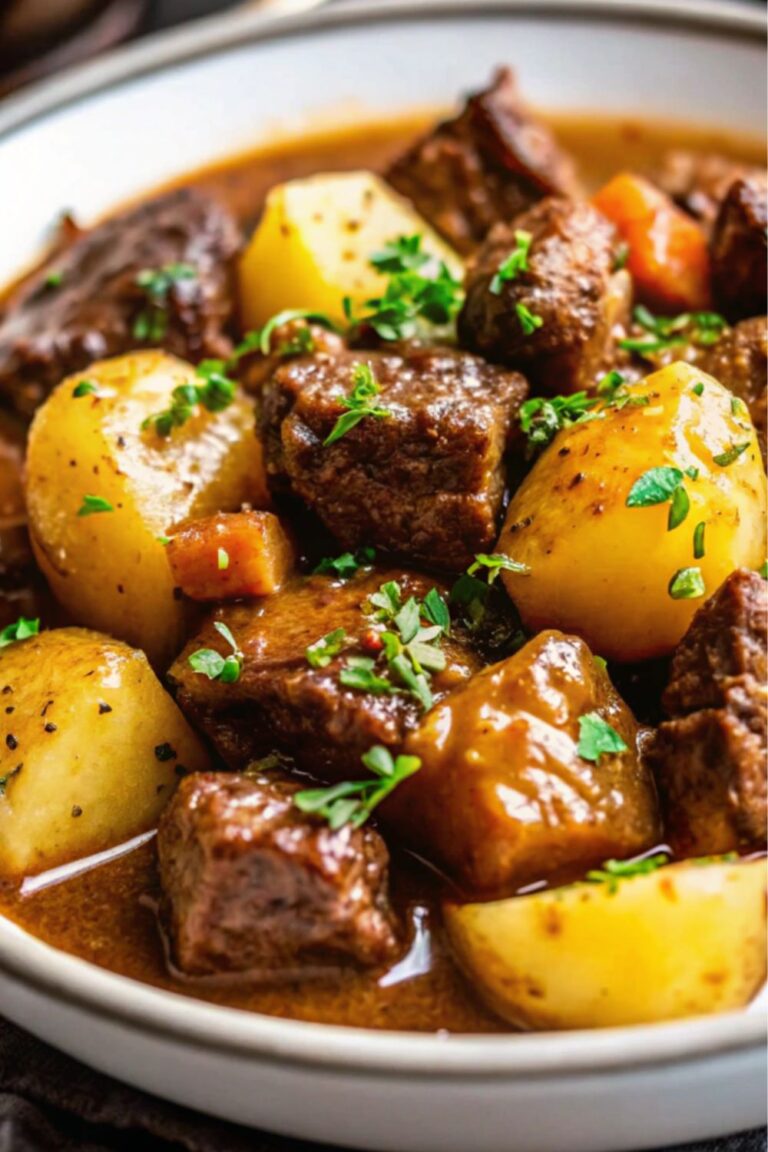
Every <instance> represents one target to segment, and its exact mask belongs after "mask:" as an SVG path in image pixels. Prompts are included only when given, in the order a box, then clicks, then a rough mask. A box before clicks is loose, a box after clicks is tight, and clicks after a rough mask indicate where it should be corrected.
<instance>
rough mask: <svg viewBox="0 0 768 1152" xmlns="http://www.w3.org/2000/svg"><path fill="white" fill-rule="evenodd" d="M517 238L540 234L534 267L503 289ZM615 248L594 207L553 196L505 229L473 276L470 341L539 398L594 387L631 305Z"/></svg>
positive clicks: (481, 254)
mask: <svg viewBox="0 0 768 1152" xmlns="http://www.w3.org/2000/svg"><path fill="white" fill-rule="evenodd" d="M519 232H526V233H528V234H530V236H531V237H532V240H531V243H530V248H529V249H528V254H527V258H526V263H527V267H526V268H524V269H520V270H518V271H517V272H516V274H515V275H514V277H513V278H510V279H506V280H502V281H501V282H500V281H499V280H498V279H496V277H497V274H498V273H499V269H500V268H502V266H503V265H504V263H505V261H506V260H507V258H508V257H509V256H510V255H511V254H512V253H513V252H514V251H515V250H516V248H517V244H516V239H515V237H516V233H519ZM614 248H615V233H614V229H613V225H612V224H609V223H608V221H607V220H605V219H604V218H603V217H602V216H601V215H600V214H599V213H598V212H596V211H595V210H594V209H593V208H591V207H590V206H589V205H588V204H586V203H576V202H575V201H570V200H563V199H558V198H555V197H551V198H548V199H546V200H543V201H542V202H541V203H540V204H537V205H536V206H535V207H533V208H531V209H530V210H529V211H528V212H526V213H524V214H523V215H522V216H519V217H518V218H517V219H516V220H515V221H514V223H513V224H499V225H497V226H496V227H495V228H494V229H493V231H492V232H491V234H490V235H489V237H488V239H487V240H486V242H485V244H484V245H483V246H482V247H481V248H480V250H479V251H478V253H477V255H476V257H475V259H474V260H473V261H472V262H471V263H470V266H469V268H468V271H467V282H466V289H467V297H466V301H465V304H464V308H463V310H462V312H461V315H460V316H459V338H460V340H461V342H462V344H464V345H465V346H466V347H467V348H470V349H472V350H473V351H475V352H479V353H480V354H481V355H484V356H487V357H488V358H489V359H491V360H496V361H499V362H501V363H504V364H507V365H509V366H511V367H514V368H518V369H519V370H520V371H521V372H524V373H525V374H526V376H527V377H528V378H529V380H530V382H531V386H532V388H533V390H534V391H535V390H539V391H543V392H551V393H565V392H575V391H578V390H579V389H581V388H589V387H591V386H592V385H593V384H594V382H595V379H596V377H597V376H599V375H600V374H601V373H602V372H603V371H605V369H606V365H607V362H608V360H609V359H610V357H611V354H612V351H613V345H614V328H615V327H616V326H617V325H618V324H620V323H622V322H623V321H624V320H625V319H626V316H627V312H628V308H629V297H630V290H631V289H630V281H629V277H628V274H627V273H626V272H623V271H620V272H614V270H613V269H614ZM534 325H535V327H534Z"/></svg>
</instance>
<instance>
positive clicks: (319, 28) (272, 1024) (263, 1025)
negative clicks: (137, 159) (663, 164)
mask: <svg viewBox="0 0 768 1152" xmlns="http://www.w3.org/2000/svg"><path fill="white" fill-rule="evenodd" d="M301 2H302V0H298V3H299V6H300V5H301ZM500 15H514V16H521V17H528V18H535V19H550V18H553V17H557V16H565V17H580V18H583V19H589V20H594V21H598V22H601V23H609V24H617V23H618V24H626V23H638V22H640V23H648V22H653V23H654V24H655V25H656V26H657V27H658V26H659V25H663V26H664V27H665V28H670V29H672V28H677V29H679V28H681V27H682V28H683V29H687V30H689V31H692V32H694V33H699V34H709V35H716V36H718V37H722V36H724V35H727V36H732V37H735V38H737V39H742V40H747V41H750V42H752V43H762V42H763V41H764V36H765V27H766V17H765V14H764V13H763V12H762V11H761V10H760V9H755V8H753V7H752V6H751V5H749V4H747V3H742V2H737V3H733V2H732V0H699V2H698V3H697V4H696V5H695V6H693V5H691V4H690V2H689V0H672V2H670V0H480V2H478V3H477V4H475V5H473V7H472V9H471V11H468V10H467V7H466V3H465V0H384V2H382V0H355V2H352V3H349V4H343V5H341V6H340V7H338V8H336V7H331V8H321V9H318V10H316V11H314V12H312V13H311V14H306V13H305V14H301V13H299V14H295V13H294V14H292V15H290V16H286V17H281V18H275V16H274V15H273V14H269V13H268V12H266V13H265V12H259V11H253V12H247V11H235V12H233V13H225V14H224V15H218V16H213V17H209V18H207V19H205V20H201V21H196V22H194V23H193V24H191V25H189V26H182V27H181V28H180V29H175V30H171V31H169V32H165V33H161V34H159V35H156V36H154V37H150V38H149V39H147V40H144V41H140V42H139V43H137V44H134V45H129V46H127V47H124V48H121V49H118V50H116V51H113V52H111V53H109V54H108V55H107V56H106V57H103V58H100V59H99V60H97V61H94V62H93V63H90V64H86V65H81V66H79V67H76V68H74V69H72V70H70V71H69V72H66V73H64V74H62V75H61V76H58V77H55V78H53V79H50V80H47V81H44V82H42V83H40V84H38V85H35V86H33V87H32V88H30V89H29V90H28V91H25V92H22V93H21V94H19V95H16V96H12V97H10V98H9V99H7V100H6V101H5V102H4V104H3V106H2V108H0V149H1V148H2V145H3V143H4V141H5V140H7V139H8V138H9V137H10V136H11V135H12V134H13V133H15V132H17V131H21V130H23V129H25V128H27V127H29V126H30V125H31V124H32V123H34V122H35V121H36V120H38V119H40V118H44V117H45V116H46V115H48V114H49V113H51V112H53V111H60V110H61V109H62V108H63V107H65V106H68V105H72V104H75V103H77V102H79V101H82V100H87V98H88V97H89V96H91V95H94V94H97V93H100V92H103V91H105V90H107V89H109V88H113V87H117V86H119V85H121V84H123V83H125V82H127V81H130V80H135V79H137V78H140V77H142V76H144V75H149V74H151V73H155V72H158V71H162V70H165V69H168V68H169V67H172V66H174V65H179V64H182V63H185V62H188V61H191V60H194V59H196V58H200V57H203V56H208V55H215V54H217V53H220V52H225V51H227V50H228V49H230V48H233V47H240V46H242V45H244V44H246V43H255V42H259V41H274V40H282V39H284V38H286V37H296V36H301V37H306V36H308V35H313V34H315V33H318V32H325V31H328V30H334V29H337V28H349V27H356V26H361V25H370V24H374V23H381V22H392V21H402V20H414V19H424V18H425V17H428V18H431V19H432V18H433V19H441V20H442V19H448V20H450V19H455V18H460V19H464V20H466V19H472V20H475V19H477V20H482V19H484V18H488V17H491V18H492V17H495V16H500ZM0 977H2V978H4V979H5V980H6V981H7V983H8V984H9V986H10V987H11V988H13V989H15V990H18V989H22V990H26V991H27V992H31V993H32V994H33V995H34V996H35V997H36V998H38V999H40V998H42V999H43V1000H44V1001H45V1000H47V1001H49V1002H50V1001H56V1002H59V1003H63V1004H64V1005H65V1006H67V1007H69V1008H75V1009H78V1010H82V1011H84V1012H85V1013H86V1014H88V1015H90V1016H91V1017H92V1018H96V1019H100V1020H102V1021H105V1022H110V1023H115V1022H119V1024H120V1026H121V1027H122V1028H125V1029H129V1030H131V1031H134V1032H137V1033H139V1034H151V1035H153V1036H155V1037H157V1038H159V1039H162V1040H165V1041H166V1042H171V1043H176V1044H181V1045H185V1044H188V1043H193V1044H194V1045H196V1046H197V1047H199V1048H202V1049H206V1050H209V1051H214V1052H218V1053H221V1054H225V1055H229V1056H234V1057H240V1058H243V1057H246V1058H247V1057H250V1058H252V1059H258V1058H265V1059H268V1060H269V1061H270V1062H271V1063H279V1064H287V1065H291V1066H304V1067H312V1068H315V1069H318V1068H323V1069H326V1070H336V1071H344V1073H345V1074H356V1075H364V1074H370V1073H373V1072H376V1073H378V1074H380V1075H383V1074H386V1075H388V1076H390V1077H396V1078H405V1077H407V1078H409V1079H413V1078H417V1079H419V1080H424V1079H429V1078H430V1077H432V1078H434V1077H436V1076H439V1077H440V1078H445V1077H452V1078H461V1079H463V1080H465V1079H475V1078H479V1077H482V1078H484V1079H488V1078H494V1077H506V1076H510V1075H514V1076H516V1077H521V1078H526V1079H527V1078H531V1079H539V1078H542V1077H550V1076H552V1075H557V1076H558V1077H561V1076H564V1075H565V1076H583V1075H585V1074H591V1073H594V1072H597V1071H599V1072H602V1073H608V1072H613V1073H615V1074H621V1073H626V1072H629V1071H632V1070H634V1069H636V1068H637V1067H640V1066H652V1065H665V1064H673V1063H678V1062H680V1061H683V1060H685V1061H697V1060H706V1059H710V1058H711V1057H712V1056H713V1055H726V1054H734V1053H736V1052H740V1053H742V1054H743V1053H744V1052H745V1051H746V1050H751V1051H753V1052H754V1053H755V1054H757V1050H758V1049H760V1048H764V1046H765V1042H766V1021H765V1019H764V1015H763V1013H761V1012H760V1011H744V1010H742V1011H739V1012H731V1013H726V1014H723V1015H720V1016H712V1017H704V1018H698V1019H692V1020H682V1021H672V1022H668V1023H663V1024H653V1025H635V1026H632V1027H624V1028H610V1029H602V1030H579V1031H573V1032H556V1033H551V1032H550V1033H540V1034H535V1035H534V1034H530V1033H511V1034H502V1035H446V1034H442V1033H416V1032H402V1031H397V1032H395V1031H376V1030H368V1029H363V1028H349V1027H342V1026H338V1025H330V1024H317V1023H308V1022H303V1021H297V1020H290V1019H282V1018H278V1017H270V1016H266V1015H262V1014H260V1013H256V1012H248V1011H245V1010H240V1009H233V1008H226V1007H221V1006H218V1005H213V1004H209V1003H205V1002H203V1001H199V1000H195V999H194V998H192V997H188V996H184V995H182V994H180V993H177V992H169V991H165V990H160V989H157V988H153V987H151V986H149V985H145V984H142V983H140V982H139V981H136V980H134V979H132V978H130V977H126V976H120V975H117V974H115V973H112V972H109V971H107V970H105V969H102V968H99V967H97V966H96V965H94V964H91V963H89V962H87V961H84V960H81V959H79V958H77V957H75V956H72V955H69V954H67V953H65V952H62V951H60V950H58V949H56V948H53V947H52V946H50V945H48V944H45V943H44V942H43V941H41V940H39V939H37V938H35V937H34V936H32V935H31V934H29V933H28V932H26V931H25V930H24V929H22V928H20V927H19V926H18V925H16V924H14V923H13V922H12V921H10V920H9V919H6V918H5V917H1V916H0Z"/></svg>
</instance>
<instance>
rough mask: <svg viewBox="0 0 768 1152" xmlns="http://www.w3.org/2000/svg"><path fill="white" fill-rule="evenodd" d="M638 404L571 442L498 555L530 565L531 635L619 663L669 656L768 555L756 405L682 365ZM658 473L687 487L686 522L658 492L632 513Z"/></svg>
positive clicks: (616, 410)
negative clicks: (725, 590) (559, 635)
mask: <svg viewBox="0 0 768 1152" xmlns="http://www.w3.org/2000/svg"><path fill="white" fill-rule="evenodd" d="M626 392H627V395H628V396H629V397H630V399H631V400H632V401H635V403H628V404H626V405H625V406H614V407H609V408H607V409H605V410H604V411H603V412H602V414H601V415H600V416H599V417H598V418H597V419H592V420H589V421H587V422H584V423H581V424H574V425H573V426H572V427H570V428H566V429H565V430H564V431H562V432H560V433H558V435H557V436H556V437H555V439H554V441H553V442H552V444H551V445H550V446H549V447H548V448H547V449H546V450H545V451H544V452H543V454H542V455H541V457H540V458H539V460H538V461H537V462H536V464H535V465H534V467H533V468H532V470H531V472H530V473H529V474H528V476H527V477H526V479H525V480H524V481H523V483H522V485H521V486H520V488H519V489H518V490H517V492H516V493H515V495H514V497H513V498H512V501H511V503H510V506H509V509H508V512H507V519H506V523H505V525H504V528H503V530H502V534H501V537H500V540H499V544H498V548H497V550H498V551H499V552H503V553H505V554H506V555H507V556H510V557H512V558H514V559H515V560H517V561H519V562H521V563H522V564H524V565H526V566H527V571H524V572H522V573H520V572H504V573H503V578H504V582H505V585H506V587H507V591H508V592H509V594H510V596H511V597H512V599H513V600H514V601H515V604H516V605H517V607H518V609H519V611H520V615H521V617H522V619H523V623H524V625H525V626H526V627H527V628H528V629H529V630H530V631H532V632H538V631H539V630H540V629H542V628H559V629H562V630H563V631H567V632H575V633H576V634H577V635H579V636H582V637H583V638H584V639H585V640H586V641H587V643H588V644H589V645H590V647H591V648H592V650H593V652H596V653H598V654H599V655H601V656H604V657H606V658H608V659H613V660H619V661H633V660H645V659H648V658H650V657H654V656H664V655H666V654H667V653H669V652H670V651H671V650H672V649H673V648H674V646H675V644H676V643H677V642H678V640H680V638H681V637H682V635H683V633H684V632H685V631H686V629H687V627H688V625H689V624H690V622H691V619H692V617H693V615H694V613H695V611H696V609H697V608H698V607H699V606H700V605H701V603H702V602H703V600H704V599H705V598H706V596H708V595H711V594H712V593H713V592H714V591H715V589H716V588H718V587H719V586H720V584H722V582H723V580H725V578H726V577H727V576H728V575H729V573H731V572H732V571H733V570H734V568H739V567H745V568H758V567H759V566H760V565H761V564H762V563H763V561H764V559H765V547H766V544H765V538H766V537H765V509H766V488H765V486H766V479H765V474H764V472H763V466H762V461H761V459H760V450H759V448H758V443H757V439H756V436H755V431H754V428H753V426H752V422H751V420H750V418H749V413H748V412H747V409H746V406H745V405H744V404H743V403H741V402H740V401H738V400H736V399H735V398H734V397H733V396H732V395H731V393H730V392H728V391H727V389H725V388H723V387H721V385H720V384H719V383H718V382H717V381H716V380H715V379H714V378H713V377H711V376H707V375H706V374H705V373H703V372H700V371H697V370H696V369H695V368H693V367H692V366H691V365H689V364H684V363H682V362H677V363H674V364H671V365H669V366H668V367H666V368H663V369H661V371H659V372H654V373H653V374H652V375H651V376H648V377H647V378H646V379H645V380H644V381H642V382H641V383H639V384H637V385H634V386H633V387H631V388H627V389H626ZM638 401H639V402H641V403H638ZM651 469H656V470H658V469H661V470H663V479H664V480H666V481H667V482H668V483H669V482H670V480H671V481H672V483H674V482H677V483H678V487H679V488H680V489H681V492H680V493H679V495H678V496H677V498H676V501H675V508H674V514H673V504H672V493H671V492H670V493H669V495H668V496H667V497H666V498H663V499H661V501H660V502H655V503H652V502H651V499H650V496H652V495H653V489H654V488H655V489H656V493H655V495H656V498H658V495H659V490H658V485H654V484H650V483H649V484H647V490H646V495H647V497H648V498H646V496H644V497H643V499H642V500H641V501H640V502H638V503H637V504H636V505H635V506H628V504H627V500H628V499H629V497H630V492H631V491H632V490H633V488H634V486H635V485H636V483H637V482H638V481H639V480H640V478H641V477H644V476H646V474H647V473H649V471H650V470H651ZM675 470H676V471H675ZM648 479H653V478H652V477H650V478H648ZM670 486H671V485H670ZM670 517H671V520H670ZM670 525H671V526H670ZM700 525H703V527H699V526H700ZM697 544H698V545H699V546H698V547H697ZM697 553H703V554H701V555H697ZM686 569H689V570H690V569H694V570H695V571H694V572H690V571H689V572H687V573H686V571H685V570H686Z"/></svg>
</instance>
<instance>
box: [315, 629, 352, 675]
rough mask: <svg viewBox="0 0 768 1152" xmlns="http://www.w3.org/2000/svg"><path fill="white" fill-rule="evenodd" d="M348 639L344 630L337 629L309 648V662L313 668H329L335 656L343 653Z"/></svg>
mask: <svg viewBox="0 0 768 1152" xmlns="http://www.w3.org/2000/svg"><path fill="white" fill-rule="evenodd" d="M346 639H347V634H346V632H345V631H344V629H343V628H335V629H334V630H333V632H328V633H326V635H325V636H321V637H320V639H319V640H316V641H315V643H314V644H310V646H309V648H307V650H306V653H305V655H306V657H307V662H308V663H309V664H311V665H312V667H313V668H327V667H328V665H329V664H330V662H331V660H333V658H334V656H338V654H339V652H341V650H342V648H343V647H344V643H345V641H346Z"/></svg>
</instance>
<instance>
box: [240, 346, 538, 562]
mask: <svg viewBox="0 0 768 1152" xmlns="http://www.w3.org/2000/svg"><path fill="white" fill-rule="evenodd" d="M358 363H365V364H367V365H369V366H370V368H371V369H372V370H373V373H374V376H375V379H376V381H377V383H378V385H379V387H380V392H379V394H378V395H376V396H375V398H374V401H375V405H376V407H377V408H385V409H387V411H388V413H389V415H388V417H387V418H378V419H377V418H375V417H366V418H364V419H363V420H361V421H360V422H359V423H358V424H357V425H356V426H355V427H353V428H351V429H350V430H349V431H348V432H346V434H345V435H344V436H342V437H341V438H340V439H338V440H336V441H335V443H332V444H325V443H324V441H325V440H326V438H327V437H328V435H329V434H330V432H331V431H332V429H333V428H334V425H335V423H336V421H337V419H338V418H339V417H340V416H341V415H342V414H343V413H344V412H345V411H346V409H345V408H344V406H343V404H342V403H341V401H342V400H343V398H344V397H345V396H348V395H349V394H350V392H351V391H352V380H353V374H354V369H355V365H356V364H358ZM526 391H527V389H526V384H525V381H524V380H523V378H522V377H521V376H518V375H517V374H516V373H513V372H506V371H503V370H501V369H499V368H494V367H491V366H490V365H489V364H486V363H484V362H483V361H482V360H478V359H476V358H475V357H474V356H469V355H466V354H464V353H461V352H457V351H455V350H454V349H449V348H420V347H409V348H405V349H404V350H401V351H400V352H399V353H394V352H393V353H384V352H365V353H353V352H345V353H342V354H341V355H339V356H337V357H327V356H323V357H317V358H314V359H303V360H295V361H293V362H292V363H289V364H284V365H283V366H282V367H280V368H278V370H277V371H276V372H275V374H274V376H273V377H272V379H271V380H270V381H269V383H268V384H267V385H266V387H265V389H264V393H263V399H262V412H261V424H262V434H263V440H264V445H265V452H266V463H267V472H268V475H269V477H270V481H271V483H272V484H273V485H274V486H275V487H276V488H278V489H280V488H281V487H288V488H289V489H290V491H292V492H293V493H294V494H295V495H296V496H299V497H301V499H302V500H304V502H305V503H306V504H308V505H309V507H310V508H311V509H312V510H313V511H314V512H315V513H316V514H317V515H318V516H319V517H320V519H321V520H322V521H323V523H324V524H325V526H326V527H327V528H328V529H329V530H330V531H331V532H332V533H333V535H334V536H335V537H336V539H337V540H338V541H339V544H340V545H341V546H342V547H343V548H349V549H355V548H357V547H359V546H361V545H371V546H373V547H376V548H381V549H384V550H386V551H389V552H395V553H399V554H401V555H404V556H407V557H409V558H410V559H413V560H418V561H421V562H423V563H425V564H427V565H429V566H430V567H439V568H445V569H448V570H453V571H460V570H461V569H463V568H465V567H466V566H467V565H468V564H469V563H471V561H472V558H473V557H474V555H475V553H476V552H482V551H484V550H486V549H488V548H490V547H491V546H492V545H493V542H494V541H495V539H496V533H497V521H498V517H499V513H500V511H501V501H502V495H503V492H504V483H505V474H504V464H503V457H504V452H505V449H506V447H507V443H508V439H509V437H510V435H511V432H512V429H513V427H514V425H515V416H516V414H517V411H518V409H519V407H520V403H521V401H522V400H523V399H524V398H525V395H526Z"/></svg>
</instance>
